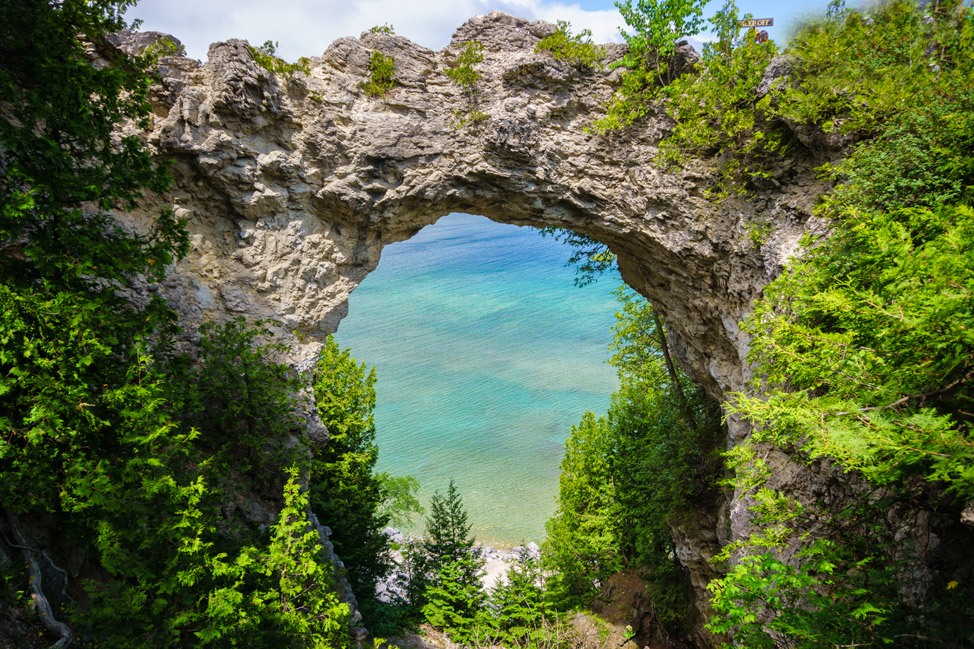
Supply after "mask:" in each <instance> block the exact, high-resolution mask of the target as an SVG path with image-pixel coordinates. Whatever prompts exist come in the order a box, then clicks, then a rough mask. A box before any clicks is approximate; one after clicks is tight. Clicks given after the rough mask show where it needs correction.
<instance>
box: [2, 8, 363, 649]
mask: <svg viewBox="0 0 974 649" xmlns="http://www.w3.org/2000/svg"><path fill="white" fill-rule="evenodd" d="M132 4H133V3H132V2H110V1H104V2H82V1H81V0H66V1H64V2H57V3H50V2H43V1H39V0H36V1H35V0H28V1H26V2H24V1H19V0H18V2H3V3H2V4H0V11H2V13H3V16H4V20H3V22H2V24H0V49H3V51H4V56H2V57H0V96H2V97H3V110H2V111H0V167H2V168H3V174H0V430H2V431H3V434H2V435H0V472H2V474H3V480H2V481H0V507H2V508H3V510H4V511H5V512H11V513H16V514H17V515H20V516H22V518H24V519H28V518H31V519H34V520H38V519H41V520H43V521H44V525H46V526H48V527H49V529H51V530H56V532H57V535H59V539H60V542H61V543H63V544H64V545H65V546H69V547H71V548H72V552H74V553H75V556H77V557H82V558H84V561H85V565H84V566H83V567H82V568H83V570H84V572H85V573H86V574H88V575H93V576H94V577H95V578H94V579H92V580H91V581H89V582H88V583H86V584H85V585H84V587H85V590H86V591H87V592H86V596H85V597H84V598H83V599H82V600H81V603H80V604H79V605H78V607H77V608H76V609H72V610H71V611H69V612H68V615H69V616H70V617H69V618H66V619H67V621H68V623H69V624H70V625H71V627H72V628H73V629H74V630H75V632H76V633H77V635H78V636H79V637H80V638H82V639H83V641H84V642H87V643H88V644H91V645H92V646H100V647H139V648H143V647H172V646H207V645H210V646H212V645H217V646H232V645H247V646H270V645H280V646H319V647H325V646H328V647H337V646H345V645H346V644H347V625H348V613H349V612H348V608H347V606H346V605H344V604H340V603H338V600H337V595H336V594H335V592H334V579H333V577H334V576H333V575H332V574H331V572H332V570H331V567H330V566H329V565H328V564H327V563H322V561H323V556H322V555H321V553H320V550H321V548H320V545H319V543H318V541H317V534H316V533H314V532H312V531H311V530H310V528H309V527H308V523H307V520H306V514H305V511H306V509H307V502H306V500H305V498H306V497H305V496H304V495H303V494H301V493H300V492H298V491H297V488H296V486H295V484H296V473H294V472H293V471H292V473H291V479H290V481H289V482H288V486H287V488H286V493H285V494H284V496H283V511H282V516H281V519H280V522H279V523H278V525H277V526H275V527H274V528H272V530H271V532H272V534H271V536H270V537H268V535H267V530H266V528H265V529H261V528H260V527H259V526H258V524H256V523H254V522H253V520H252V518H248V515H249V516H251V517H252V515H253V512H248V515H244V514H243V513H242V511H241V510H242V509H243V504H245V503H248V501H249V503H255V502H256V503H260V505H259V506H260V507H266V509H267V513H268V514H273V512H274V510H275V509H276V507H275V503H280V501H281V491H280V487H281V484H282V483H284V481H285V476H284V471H283V467H284V466H286V464H285V462H287V463H290V462H291V461H292V460H293V459H294V457H295V455H296V454H297V453H299V452H300V450H299V449H298V448H291V449H290V450H289V448H288V447H289V444H288V442H289V441H290V437H291V435H292V433H293V432H294V431H297V430H300V429H301V428H303V424H302V423H301V422H299V421H297V420H296V417H295V414H294V408H293V403H292V399H291V396H290V395H291V394H292V392H293V389H294V387H295V383H294V382H293V380H292V379H291V375H290V372H288V371H287V369H286V368H285V366H284V365H282V364H280V363H276V362H274V360H273V359H272V357H273V356H274V355H275V353H276V352H277V351H280V350H279V349H278V348H276V347H275V346H274V345H273V344H270V345H268V344H263V342H262V341H263V340H264V339H265V337H266V335H267V333H268V332H267V331H266V330H265V329H263V328H262V327H260V326H258V327H256V328H249V327H247V326H245V325H244V324H243V323H242V322H241V321H237V322H231V323H228V324H226V325H222V326H216V325H210V326H207V327H204V328H203V329H202V330H201V331H200V332H198V333H199V340H200V344H199V348H198V350H197V351H198V352H199V353H198V355H197V358H195V359H189V358H188V357H185V356H182V355H180V354H176V353H174V351H173V346H172V344H171V340H172V336H173V334H174V333H175V330H174V327H173V315H172V313H171V312H170V310H169V309H168V308H167V306H166V305H165V304H164V303H163V302H162V301H161V299H159V298H150V299H148V300H145V301H142V302H140V303H134V302H132V301H131V300H130V296H131V295H132V294H136V295H142V294H148V295H152V294H153V293H154V291H152V290H149V291H146V290H145V285H146V284H147V283H148V284H150V286H149V288H150V289H151V288H152V287H151V283H152V282H155V281H158V280H160V279H162V278H163V277H164V274H165V270H166V268H167V267H168V266H170V265H171V263H172V262H173V261H174V260H175V259H177V258H178V257H179V256H181V255H182V254H183V253H184V252H185V249H186V242H187V237H186V233H185V231H184V230H183V228H182V225H181V224H180V223H178V222H177V221H176V220H175V219H173V217H172V213H171V212H163V213H162V214H160V215H159V217H158V218H157V219H156V220H155V223H150V224H149V226H148V227H147V228H146V229H144V230H137V229H134V228H133V229H128V228H122V227H120V226H119V225H118V224H116V223H115V221H114V219H113V218H112V216H111V214H110V213H109V210H111V209H119V210H130V209H133V208H135V207H137V206H138V204H139V202H140V200H141V199H142V196H143V193H148V192H156V191H159V190H162V189H164V188H165V187H166V185H167V182H168V177H167V174H166V173H165V170H164V169H163V168H161V167H159V166H158V165H156V164H155V163H154V161H153V158H152V156H151V155H150V153H149V151H148V150H146V149H145V147H144V146H143V143H142V140H141V138H140V137H137V136H131V137H130V136H122V135H120V134H119V131H118V130H117V128H118V125H119V124H121V123H131V124H134V125H136V126H141V127H145V126H147V125H148V120H149V118H150V115H151V107H150V105H149V102H148V88H149V84H150V83H151V78H150V76H149V75H148V73H147V69H148V67H147V66H148V65H150V64H151V63H152V61H154V60H156V59H158V58H159V57H160V56H165V55H168V54H170V53H175V52H174V48H173V47H172V45H173V44H172V42H169V43H168V45H167V44H166V42H165V41H160V42H157V44H156V46H155V47H150V48H149V51H148V52H147V53H146V54H145V55H144V56H143V57H140V58H136V59H128V58H126V57H122V56H117V57H115V58H113V60H112V64H111V65H110V66H106V67H100V66H99V67H96V66H93V65H91V63H90V61H89V58H88V55H87V54H86V50H85V45H84V44H83V43H82V42H81V41H80V40H79V38H78V37H79V35H81V36H83V37H84V38H85V39H86V40H87V41H89V42H90V43H93V44H94V45H95V46H96V47H100V46H101V45H103V44H104V39H105V37H106V35H107V34H108V33H110V32H114V31H116V30H118V29H121V28H123V27H124V26H125V25H124V22H123V21H122V18H121V15H122V13H123V12H124V10H125V9H126V8H127V7H129V6H131V5H132ZM133 287H138V292H133V291H132V290H131V289H132V288H133ZM191 333H194V334H195V333H196V332H191ZM192 337H194V336H187V338H192ZM253 486H256V487H257V488H258V489H262V490H263V493H254V492H253V491H251V489H252V488H253Z"/></svg>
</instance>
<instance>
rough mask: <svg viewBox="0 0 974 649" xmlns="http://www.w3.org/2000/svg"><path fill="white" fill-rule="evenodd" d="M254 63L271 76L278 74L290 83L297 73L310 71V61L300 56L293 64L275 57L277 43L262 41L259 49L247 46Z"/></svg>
mask: <svg viewBox="0 0 974 649" xmlns="http://www.w3.org/2000/svg"><path fill="white" fill-rule="evenodd" d="M247 49H248V50H250V55H251V56H252V57H253V58H254V63H256V64H257V65H259V66H260V67H262V68H263V69H265V70H267V71H268V72H270V73H271V74H275V75H277V74H279V75H281V76H283V77H284V78H285V79H287V80H288V81H290V80H291V79H293V78H294V75H296V74H297V73H298V72H301V73H304V74H308V73H310V71H311V61H310V60H308V58H307V57H304V56H302V57H301V58H299V59H298V60H297V61H295V62H294V63H288V62H287V61H285V60H284V59H282V58H281V57H279V56H278V55H277V41H269V40H268V41H264V43H263V45H261V46H260V47H253V46H251V45H248V46H247Z"/></svg>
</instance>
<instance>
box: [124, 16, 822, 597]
mask: <svg viewBox="0 0 974 649" xmlns="http://www.w3.org/2000/svg"><path fill="white" fill-rule="evenodd" d="M553 30H554V27H553V26H552V25H550V24H547V23H542V22H528V21H525V20H521V19H517V18H513V17H511V16H508V15H505V14H500V13H493V14H490V15H488V16H480V17H476V18H473V19H471V20H470V21H468V22H467V23H466V24H464V25H463V26H461V27H460V28H459V29H458V30H457V32H456V34H455V35H454V37H453V40H452V41H451V43H450V45H449V46H448V47H447V48H446V49H444V50H443V51H441V52H433V51H431V50H428V49H425V48H423V47H420V46H418V45H416V44H414V43H411V42H410V41H408V40H406V39H404V38H401V37H398V36H394V35H388V34H381V33H369V34H363V35H362V37H361V38H344V39H340V40H338V41H336V42H335V43H333V44H332V45H331V46H330V47H329V48H328V49H327V51H325V52H324V54H323V55H322V56H320V57H314V58H311V59H310V63H309V71H308V73H307V74H305V73H303V72H297V73H295V74H294V75H293V76H292V77H291V78H289V79H287V78H284V77H282V76H275V75H274V74H272V73H270V72H268V71H267V70H264V69H262V68H261V67H259V66H258V65H257V64H256V63H255V62H254V60H253V57H252V56H251V54H250V51H249V50H248V47H247V45H246V43H244V42H243V41H236V40H231V41H228V42H225V43H216V44H214V45H212V46H211V47H210V50H209V58H208V61H207V62H206V63H203V64H200V63H199V62H196V61H192V60H189V59H186V58H181V57H164V58H163V59H162V60H161V61H160V67H159V69H160V75H161V79H160V82H159V84H158V86H157V87H156V89H155V101H156V106H155V113H156V119H155V124H154V127H153V130H152V132H151V133H150V134H149V142H150V144H151V145H152V146H153V147H155V149H156V150H157V151H158V153H159V154H160V155H162V156H166V157H170V158H173V159H175V161H176V162H175V165H174V168H173V171H174V175H175V179H176V183H175V188H174V190H173V192H172V194H171V196H168V197H166V199H165V200H166V202H167V203H168V204H170V205H171V206H172V207H173V208H174V209H175V211H176V214H177V215H178V216H179V217H182V218H184V219H186V220H187V222H188V225H189V230H190V234H191V249H190V252H189V255H188V256H187V258H186V259H185V260H184V261H182V262H180V263H179V265H178V266H177V268H176V269H175V271H174V272H173V273H172V275H171V278H170V280H169V281H168V283H167V285H166V286H165V287H164V290H165V292H166V293H167V294H168V296H169V297H170V299H171V301H172V302H173V303H174V305H175V306H176V307H177V308H178V309H179V310H180V311H181V313H182V314H183V317H184V318H185V319H186V320H187V321H189V322H192V321H194V320H195V321H202V320H211V319H217V320H219V319H225V318H228V317H233V316H236V315H244V316H246V317H248V318H252V319H256V318H262V319H267V320H270V321H273V322H276V323H278V324H279V327H280V330H281V331H282V332H284V333H286V334H287V335H290V336H291V340H292V342H293V343H294V348H295V350H296V352H295V353H296V355H297V357H296V358H295V359H293V360H294V362H295V364H296V365H298V366H307V365H308V364H309V363H311V362H313V360H314V358H315V355H316V353H317V351H318V349H319V347H320V343H321V341H322V340H323V338H324V336H326V335H327V334H328V333H331V332H333V331H334V330H335V329H336V327H337V325H338V322H339V321H340V319H341V318H342V317H343V316H344V315H345V313H346V309H347V298H348V296H349V293H350V292H351V291H352V290H353V289H354V288H355V287H356V286H357V285H358V284H359V283H360V282H361V281H362V279H363V278H364V277H365V276H366V275H367V274H368V273H369V272H370V271H372V270H373V269H374V268H375V267H376V265H377V264H378V262H379V257H380V254H381V252H382V248H383V246H385V245H387V244H389V243H392V242H396V241H401V240H404V239H407V238H409V237H410V236H412V235H413V234H415V233H416V232H417V231H418V230H419V229H420V228H422V227H424V226H426V225H429V224H430V223H433V222H435V221H436V220H437V219H438V218H439V217H441V216H443V215H445V214H448V213H450V212H468V213H474V214H481V215H484V216H487V217H489V218H491V219H494V220H496V221H500V222H505V223H513V224H517V225H531V226H536V227H546V226H555V227H560V228H569V229H572V230H574V231H576V232H579V233H582V234H585V235H588V236H590V237H592V238H594V239H598V240H600V241H602V242H604V243H606V244H608V245H609V246H610V247H611V248H612V250H613V251H614V252H615V253H616V254H617V255H618V257H619V265H620V268H621V270H622V274H623V277H624V278H625V280H626V281H627V282H628V283H629V284H630V285H631V286H632V287H634V288H635V289H636V290H638V291H640V292H641V293H643V294H644V295H646V296H647V297H649V298H650V299H651V300H653V302H654V303H655V304H656V305H658V306H659V308H660V309H661V311H662V313H663V315H664V318H665V321H666V323H667V325H668V327H669V328H670V330H671V340H672V342H673V346H674V348H675V352H676V353H677V355H678V357H679V360H680V361H681V362H682V364H683V365H684V366H685V367H686V369H688V371H690V372H691V374H692V375H693V376H694V377H696V379H697V380H699V381H700V382H701V383H702V384H703V385H705V386H706V388H707V390H708V391H709V392H710V394H711V395H713V396H714V397H715V398H718V399H723V398H725V397H726V396H727V395H728V394H729V393H731V392H734V391H736V390H740V389H742V388H744V386H745V383H746V379H747V374H748V371H747V365H746V363H745V360H744V358H745V354H746V350H747V346H748V340H747V336H746V335H745V334H744V333H742V332H741V330H740V329H739V326H738V323H739V322H740V321H741V320H742V318H743V317H744V316H745V315H746V314H747V312H748V310H749V308H750V306H751V305H752V303H753V301H754V300H755V298H757V297H758V296H759V294H760V293H761V290H762V288H763V287H764V286H765V285H766V283H767V282H768V281H769V279H770V278H772V277H773V276H774V275H775V274H776V273H777V272H779V270H780V269H781V267H782V265H783V264H784V263H785V262H786V260H787V259H788V258H789V256H790V255H792V254H793V252H794V251H795V248H796V246H797V243H798V240H799V239H800V237H801V236H802V235H803V234H805V233H806V232H808V231H809V230H812V229H816V228H821V227H822V226H821V224H820V223H816V222H815V220H814V219H813V218H812V217H811V206H812V204H813V203H814V201H815V200H816V198H817V197H818V196H819V195H820V194H821V192H822V191H823V190H824V187H823V186H822V185H821V184H820V183H819V181H817V180H816V179H815V175H814V173H813V171H812V169H813V167H814V166H815V165H816V164H817V163H819V162H821V160H818V159H816V154H815V153H814V152H813V151H811V150H809V151H807V152H806V153H805V154H803V155H804V156H805V157H801V156H799V157H798V158H796V159H794V160H791V161H789V162H788V163H787V164H784V165H782V167H781V168H780V169H779V171H778V175H777V177H776V178H773V179H771V180H770V181H769V182H768V188H767V190H766V191H763V192H760V193H759V194H758V195H756V196H751V197H748V198H732V199H727V200H724V201H723V202H720V203H716V204H715V203H714V202H713V201H710V200H708V199H707V198H706V197H705V191H706V189H707V187H708V184H709V178H710V177H709V172H708V169H705V168H701V169H698V170H692V169H691V170H688V171H682V172H675V173H669V172H666V171H663V170H661V169H660V168H658V167H657V166H655V165H654V163H653V160H654V157H655V154H656V151H657V145H658V143H659V141H660V138H661V137H662V136H663V135H664V134H665V133H666V131H667V128H668V127H669V124H668V121H667V119H666V118H665V117H664V116H662V115H656V116H650V117H649V118H648V119H646V120H645V121H644V122H642V123H641V125H639V126H638V127H636V128H631V129H627V130H625V131H624V132H622V133H619V134H616V135H612V136H608V137H605V136H598V135H594V134H590V133H588V132H586V127H588V126H589V125H591V123H592V122H593V120H595V119H596V118H598V117H600V116H601V115H602V114H603V112H604V105H605V104H606V102H607V101H608V100H609V98H610V96H611V94H612V92H613V89H614V87H615V86H614V84H615V83H616V82H617V81H618V76H619V73H618V71H614V70H612V69H610V68H609V66H608V64H609V63H610V62H611V61H613V60H616V59H618V58H619V57H620V56H621V55H622V52H623V48H622V46H618V45H615V46H613V45H610V46H607V48H606V56H605V59H604V61H603V64H604V65H603V66H602V68H601V69H598V70H592V71H584V70H579V69H577V68H576V67H575V66H573V65H571V64H569V63H565V62H559V61H556V60H554V59H553V58H552V57H551V56H550V55H548V54H546V53H535V51H534V48H535V46H536V44H537V43H538V41H539V40H540V39H542V38H543V37H544V36H546V35H548V34H550V33H552V32H553ZM142 40H143V41H144V40H145V39H144V38H143V39H142ZM471 40H478V41H480V42H481V43H483V44H484V46H485V47H484V53H485V59H484V61H483V62H482V63H480V64H478V65H477V66H476V70H477V71H478V72H479V73H480V74H481V75H482V76H481V79H480V80H479V81H478V83H477V85H476V92H475V96H474V100H475V103H474V104H473V105H471V104H470V99H469V97H468V95H467V94H466V93H465V92H464V90H463V89H462V88H460V87H459V86H457V85H456V84H454V83H453V82H452V81H451V80H450V79H449V78H448V77H447V76H446V75H445V71H446V70H447V68H448V67H449V66H451V65H453V64H455V61H456V57H457V55H458V53H459V52H460V50H461V49H462V47H463V45H464V44H465V43H466V42H468V41H471ZM126 43H127V41H126V42H123V43H121V45H120V47H122V48H123V49H125V47H126ZM142 45H143V46H144V43H142ZM129 46H130V47H134V45H131V43H129ZM373 50H377V51H380V52H382V53H384V54H386V55H388V56H392V57H394V59H395V65H396V82H397V84H396V87H395V88H394V89H393V90H392V91H391V92H389V93H388V95H387V96H386V97H384V98H375V97H370V96H367V95H366V94H365V92H364V91H363V90H362V84H363V82H364V81H365V80H366V79H367V77H368V75H369V70H368V65H369V57H370V53H371V52H372V51H373ZM684 53H685V55H686V56H687V57H689V56H692V53H690V52H688V51H687V50H684ZM471 110H477V111H482V112H483V113H484V114H486V119H485V120H483V121H481V122H477V123H472V124H468V125H466V126H463V127H459V128H458V127H457V122H458V119H459V118H462V117H463V115H464V114H469V112H470V111H471ZM153 207H158V206H153ZM135 216H137V215H135ZM755 233H760V236H755ZM746 433H747V430H746V429H745V428H744V427H743V426H742V425H740V424H738V423H737V422H736V420H733V419H732V420H731V437H732V439H740V438H741V437H742V436H744V435H746ZM737 505H739V503H736V504H735V502H734V501H732V502H731V503H730V505H729V506H727V507H723V508H722V509H721V510H720V511H717V509H718V507H717V505H716V504H715V505H714V508H715V511H714V515H713V516H712V517H709V518H708V517H704V518H701V520H700V521H698V523H697V525H698V527H699V529H697V530H693V529H682V530H679V534H678V540H679V541H680V544H681V547H680V556H681V558H683V557H685V563H687V565H688V566H689V567H691V570H693V569H694V568H693V566H698V567H699V570H700V571H706V570H708V568H707V565H708V564H707V562H706V558H708V557H709V556H712V555H713V554H714V553H715V551H716V549H717V548H719V545H720V543H722V542H723V543H725V542H726V541H727V540H728V539H729V538H732V537H735V536H738V535H740V534H743V533H744V532H745V531H746V528H747V517H746V515H739V516H738V515H736V512H739V511H746V509H745V510H741V509H740V508H739V507H738V506H737ZM326 522H327V521H326ZM708 578H709V575H708V574H704V573H703V572H701V574H699V575H695V578H694V585H695V586H696V587H697V589H698V590H699V591H700V594H701V598H700V606H701V607H702V610H701V612H702V613H706V610H705V609H706V606H707V605H706V600H707V598H706V594H705V593H704V592H703V591H702V587H703V586H704V585H705V584H706V582H707V580H708Z"/></svg>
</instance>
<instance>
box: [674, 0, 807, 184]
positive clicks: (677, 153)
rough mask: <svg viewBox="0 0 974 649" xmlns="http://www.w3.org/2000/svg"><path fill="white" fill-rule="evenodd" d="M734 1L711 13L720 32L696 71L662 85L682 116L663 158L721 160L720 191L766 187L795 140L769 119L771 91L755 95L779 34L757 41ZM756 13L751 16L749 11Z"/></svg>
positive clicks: (676, 114)
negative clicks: (743, 28) (772, 169)
mask: <svg viewBox="0 0 974 649" xmlns="http://www.w3.org/2000/svg"><path fill="white" fill-rule="evenodd" d="M740 18H741V17H740V16H739V14H738V11H737V7H736V5H735V3H734V2H733V0H729V1H728V2H726V3H725V5H724V6H723V8H721V10H720V11H718V12H717V13H716V14H715V15H714V16H713V17H712V18H711V19H710V23H711V25H712V29H713V31H714V32H715V33H716V34H717V36H718V39H717V41H716V42H713V43H706V44H704V47H703V57H702V60H701V62H700V64H699V65H698V73H697V74H684V75H682V76H681V77H679V78H677V79H675V80H674V81H673V82H672V83H671V84H670V85H669V86H667V87H666V89H665V90H664V94H665V95H666V97H667V98H668V99H669V102H668V103H667V107H666V112H667V114H668V115H669V116H670V117H672V118H673V119H674V121H675V122H676V125H675V127H674V128H673V131H672V132H671V133H670V134H669V136H668V137H667V138H666V139H665V140H664V141H663V142H662V144H661V146H660V152H659V156H660V160H661V161H663V162H664V163H666V164H677V163H680V162H681V161H684V160H687V159H692V158H696V159H706V158H708V157H715V158H718V159H723V158H724V157H725V156H728V155H730V156H732V158H731V159H729V160H726V161H724V162H723V163H722V166H721V168H720V173H719V176H718V183H717V186H716V187H715V188H714V190H712V191H714V193H715V196H718V197H719V196H723V195H726V194H728V193H742V192H743V191H745V190H746V189H749V188H753V187H754V186H755V185H757V186H760V184H761V182H762V181H763V180H765V179H766V178H768V177H769V175H770V170H769V167H772V166H773V165H774V163H775V162H776V161H777V160H779V159H780V157H781V156H782V155H784V154H786V153H788V151H789V150H790V147H791V146H792V145H793V136H792V135H791V132H790V131H789V130H788V129H787V128H786V127H785V126H784V125H783V124H782V123H780V122H775V121H769V120H770V117H769V115H768V112H769V111H770V105H771V98H770V95H766V96H765V97H764V98H763V99H761V100H756V97H757V92H756V91H757V88H758V85H759V84H760V83H761V80H762V78H763V76H764V71H765V69H766V68H767V67H768V64H769V63H770V62H771V59H772V58H774V57H775V56H776V55H777V54H778V48H777V46H776V45H775V44H774V42H773V41H767V42H765V43H759V42H758V41H757V40H756V39H755V34H756V31H755V30H753V29H751V30H746V31H743V32H742V31H741V29H740V27H739V20H740ZM744 18H745V19H746V18H750V16H749V15H748V16H745V17H744Z"/></svg>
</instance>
